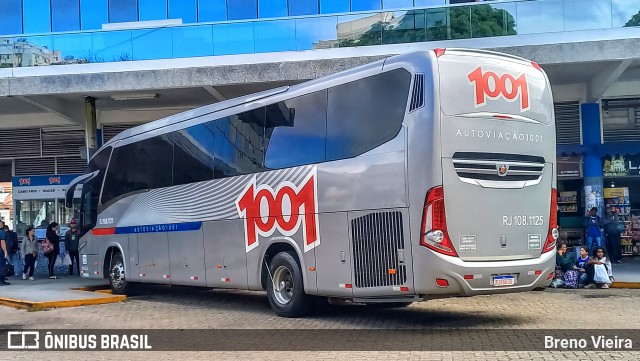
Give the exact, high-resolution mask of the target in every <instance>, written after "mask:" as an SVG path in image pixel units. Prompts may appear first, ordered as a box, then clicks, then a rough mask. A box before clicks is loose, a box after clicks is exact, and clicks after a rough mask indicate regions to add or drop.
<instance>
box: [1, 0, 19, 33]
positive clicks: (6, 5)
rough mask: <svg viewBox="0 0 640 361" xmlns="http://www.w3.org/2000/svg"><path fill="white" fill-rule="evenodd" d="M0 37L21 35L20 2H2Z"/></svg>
mask: <svg viewBox="0 0 640 361" xmlns="http://www.w3.org/2000/svg"><path fill="white" fill-rule="evenodd" d="M0 19H2V21H0V35H8V34H21V33H22V0H4V1H3V2H2V6H0Z"/></svg>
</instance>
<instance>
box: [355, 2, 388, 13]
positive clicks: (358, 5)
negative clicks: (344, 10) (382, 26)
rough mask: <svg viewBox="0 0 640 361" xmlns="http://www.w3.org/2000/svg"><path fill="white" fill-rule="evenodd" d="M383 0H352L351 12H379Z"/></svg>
mask: <svg viewBox="0 0 640 361" xmlns="http://www.w3.org/2000/svg"><path fill="white" fill-rule="evenodd" d="M380 2H381V0H351V11H365V10H378V9H381V8H382V4H381V3H380Z"/></svg>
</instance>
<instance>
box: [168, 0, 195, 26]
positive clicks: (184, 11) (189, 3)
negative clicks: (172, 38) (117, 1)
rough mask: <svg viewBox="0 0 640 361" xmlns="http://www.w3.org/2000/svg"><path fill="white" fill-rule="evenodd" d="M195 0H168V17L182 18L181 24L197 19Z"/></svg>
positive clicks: (193, 21)
mask: <svg viewBox="0 0 640 361" xmlns="http://www.w3.org/2000/svg"><path fill="white" fill-rule="evenodd" d="M197 16H198V14H197V10H196V0H169V19H182V23H183V24H189V23H195V22H196V21H198V20H197Z"/></svg>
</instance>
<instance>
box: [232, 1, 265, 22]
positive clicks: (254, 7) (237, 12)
mask: <svg viewBox="0 0 640 361" xmlns="http://www.w3.org/2000/svg"><path fill="white" fill-rule="evenodd" d="M227 7H228V8H227V11H228V14H229V20H242V19H255V18H257V17H258V3H257V0H233V1H228V2H227Z"/></svg>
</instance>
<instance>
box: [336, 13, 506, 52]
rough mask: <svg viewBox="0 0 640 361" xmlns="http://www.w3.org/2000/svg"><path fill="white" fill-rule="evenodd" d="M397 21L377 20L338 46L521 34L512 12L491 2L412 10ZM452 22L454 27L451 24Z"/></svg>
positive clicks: (341, 41) (343, 40)
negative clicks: (364, 30) (356, 35)
mask: <svg viewBox="0 0 640 361" xmlns="http://www.w3.org/2000/svg"><path fill="white" fill-rule="evenodd" d="M394 20H396V21H394ZM394 20H392V21H389V22H377V23H375V24H373V25H372V26H371V28H370V29H369V30H367V31H366V32H365V33H363V34H362V35H360V36H359V37H356V38H348V39H342V40H340V41H339V43H338V46H340V47H350V46H364V45H380V44H398V43H409V42H421V41H432V40H448V39H467V38H480V37H487V36H503V35H515V34H517V32H516V30H515V20H514V18H513V16H512V15H511V14H510V13H509V12H508V11H506V10H504V9H496V8H493V7H492V6H491V5H475V6H472V7H467V6H462V7H454V8H449V9H429V10H410V11H407V12H406V13H405V14H404V15H403V16H402V18H401V19H400V20H399V21H397V20H398V18H394ZM447 20H448V21H447ZM448 23H449V24H451V26H447V24H448Z"/></svg>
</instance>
